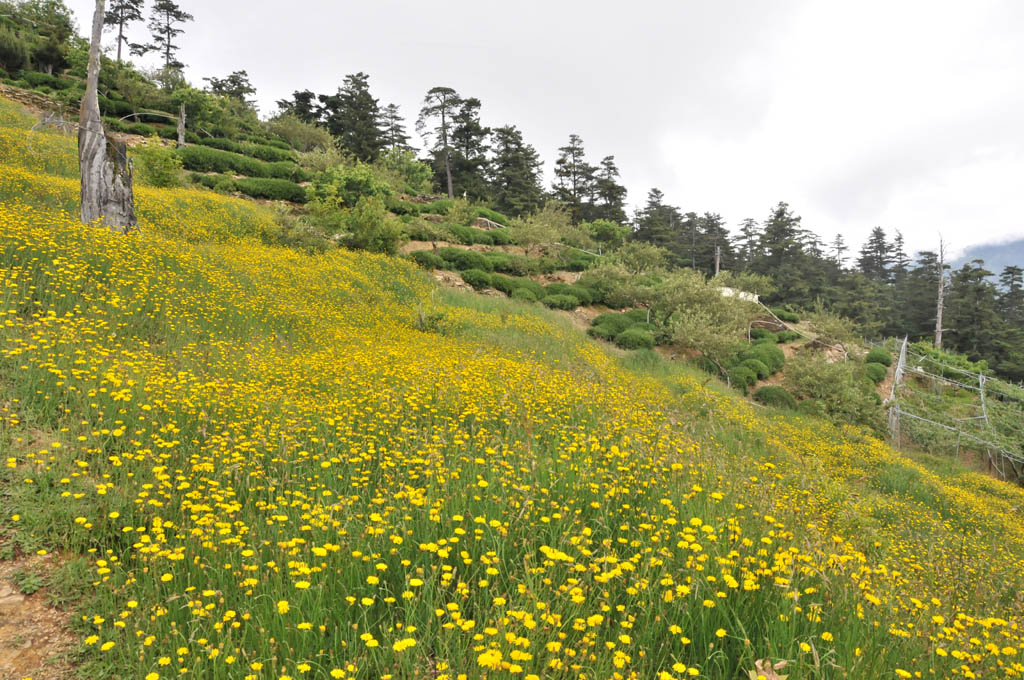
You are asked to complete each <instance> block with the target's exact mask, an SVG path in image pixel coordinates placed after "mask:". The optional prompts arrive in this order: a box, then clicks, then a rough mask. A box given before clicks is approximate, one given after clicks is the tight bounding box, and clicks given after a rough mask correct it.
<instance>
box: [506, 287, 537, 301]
mask: <svg viewBox="0 0 1024 680" xmlns="http://www.w3.org/2000/svg"><path fill="white" fill-rule="evenodd" d="M512 299H513V300H522V301H523V302H536V301H537V296H536V295H535V294H534V292H533V291H532V290H530V289H529V288H516V289H515V290H514V291H512Z"/></svg>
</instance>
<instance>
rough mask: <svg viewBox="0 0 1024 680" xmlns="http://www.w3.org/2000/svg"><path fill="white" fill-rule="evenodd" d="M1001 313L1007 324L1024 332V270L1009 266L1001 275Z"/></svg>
mask: <svg viewBox="0 0 1024 680" xmlns="http://www.w3.org/2000/svg"><path fill="white" fill-rule="evenodd" d="M999 285H1000V286H1001V287H1002V292H1001V293H1000V294H999V313H1000V314H1002V315H1003V317H1004V318H1005V319H1006V321H1007V323H1009V324H1010V325H1012V326H1014V327H1016V328H1020V329H1022V330H1024V268H1021V267H1017V266H1014V265H1009V266H1007V267H1004V268H1003V272H1002V274H1000V275H999Z"/></svg>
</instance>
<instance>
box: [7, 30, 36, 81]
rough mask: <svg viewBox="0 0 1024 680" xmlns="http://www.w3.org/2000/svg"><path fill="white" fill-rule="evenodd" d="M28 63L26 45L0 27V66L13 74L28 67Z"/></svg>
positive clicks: (12, 32) (12, 33)
mask: <svg viewBox="0 0 1024 680" xmlns="http://www.w3.org/2000/svg"><path fill="white" fill-rule="evenodd" d="M28 62H29V54H28V44H27V43H26V42H25V41H24V40H22V39H21V38H19V37H18V35H17V34H16V33H15V32H14V31H13V30H11V29H9V28H8V27H7V26H0V64H3V66H4V68H5V69H6V70H7V71H9V72H10V73H14V72H16V71H20V70H21V69H23V68H25V67H26V66H28ZM26 75H28V74H26Z"/></svg>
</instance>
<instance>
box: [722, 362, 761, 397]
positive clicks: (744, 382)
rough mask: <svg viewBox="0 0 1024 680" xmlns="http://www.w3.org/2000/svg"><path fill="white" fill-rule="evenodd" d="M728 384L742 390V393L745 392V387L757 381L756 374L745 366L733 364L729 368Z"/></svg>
mask: <svg viewBox="0 0 1024 680" xmlns="http://www.w3.org/2000/svg"><path fill="white" fill-rule="evenodd" d="M728 376H729V384H730V385H732V386H733V387H735V388H736V389H738V390H742V391H743V394H746V393H747V388H748V387H750V386H751V385H753V384H754V383H756V382H757V376H756V375H754V372H753V371H751V370H750V369H749V368H747V367H746V366H733V367H732V368H730V369H729V372H728Z"/></svg>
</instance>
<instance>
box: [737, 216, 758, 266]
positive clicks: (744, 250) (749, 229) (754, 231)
mask: <svg viewBox="0 0 1024 680" xmlns="http://www.w3.org/2000/svg"><path fill="white" fill-rule="evenodd" d="M760 240H761V225H760V224H758V223H757V220H755V219H753V218H751V217H748V218H746V219H745V220H743V221H742V222H740V229H739V234H737V236H736V238H735V239H734V240H733V244H734V246H735V250H736V257H737V260H738V264H739V265H740V267H741V268H742V269H746V268H747V267H749V266H750V263H751V262H753V260H754V257H755V256H757V255H758V254H759V253H760V251H759V250H758V243H759V242H760Z"/></svg>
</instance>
